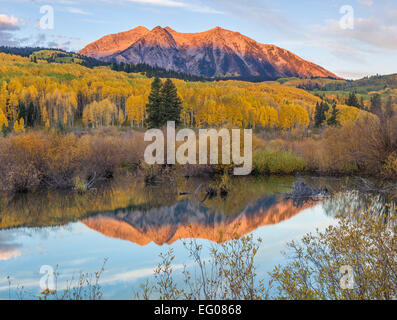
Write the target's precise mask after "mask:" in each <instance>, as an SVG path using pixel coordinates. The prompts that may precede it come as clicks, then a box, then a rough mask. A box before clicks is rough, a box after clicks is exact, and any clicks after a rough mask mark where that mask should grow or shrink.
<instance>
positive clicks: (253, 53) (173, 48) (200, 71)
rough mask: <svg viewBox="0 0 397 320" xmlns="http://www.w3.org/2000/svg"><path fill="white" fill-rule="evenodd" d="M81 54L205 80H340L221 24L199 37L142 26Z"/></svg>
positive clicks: (104, 40)
mask: <svg viewBox="0 0 397 320" xmlns="http://www.w3.org/2000/svg"><path fill="white" fill-rule="evenodd" d="M80 53H81V54H83V55H87V56H91V57H95V58H98V59H101V60H104V61H109V62H121V61H122V62H125V63H132V64H139V63H145V64H148V65H151V66H158V67H161V68H164V69H167V70H173V71H177V72H184V73H189V74H192V75H197V76H204V77H224V78H240V79H251V78H255V79H261V80H274V79H277V78H284V77H300V78H312V77H319V78H337V77H336V76H335V75H334V74H333V73H331V72H329V71H327V70H325V69H324V68H322V67H320V66H318V65H316V64H314V63H311V62H309V61H305V60H303V59H302V58H300V57H298V56H296V55H295V54H293V53H292V52H290V51H288V50H285V49H282V48H279V47H277V46H274V45H267V44H261V43H258V42H256V41H255V40H253V39H251V38H249V37H246V36H244V35H242V34H240V33H239V32H235V31H230V30H227V29H223V28H221V27H220V26H217V27H215V28H213V29H210V30H208V31H204V32H199V33H180V32H176V31H175V30H173V29H171V28H170V27H168V26H167V27H165V28H162V27H161V26H156V27H154V28H153V29H152V30H150V31H149V30H148V29H146V28H145V27H137V28H135V29H132V30H130V31H126V32H121V33H118V34H112V35H108V36H105V37H103V38H101V39H99V40H98V41H95V42H93V43H91V44H89V45H88V46H86V47H85V48H84V49H83V50H81V51H80Z"/></svg>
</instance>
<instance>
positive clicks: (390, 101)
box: [385, 96, 394, 118]
mask: <svg viewBox="0 0 397 320" xmlns="http://www.w3.org/2000/svg"><path fill="white" fill-rule="evenodd" d="M393 114H394V110H393V98H392V97H391V96H389V98H388V99H387V103H386V106H385V115H386V117H388V118H391V117H392V116H393Z"/></svg>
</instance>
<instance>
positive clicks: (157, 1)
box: [128, 0, 223, 14]
mask: <svg viewBox="0 0 397 320" xmlns="http://www.w3.org/2000/svg"><path fill="white" fill-rule="evenodd" d="M128 1H129V2H134V3H140V4H146V5H152V6H160V7H172V8H182V9H186V10H189V11H193V12H200V13H213V14H222V13H223V12H221V11H218V10H215V9H213V8H211V7H208V6H202V5H196V4H188V3H186V2H182V1H175V0H128Z"/></svg>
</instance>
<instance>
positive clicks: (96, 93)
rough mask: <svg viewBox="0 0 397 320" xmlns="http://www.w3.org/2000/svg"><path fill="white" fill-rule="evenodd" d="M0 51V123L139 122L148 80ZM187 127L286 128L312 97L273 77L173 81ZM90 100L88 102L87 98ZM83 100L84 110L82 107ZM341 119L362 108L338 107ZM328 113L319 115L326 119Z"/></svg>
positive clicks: (310, 119) (306, 122)
mask: <svg viewBox="0 0 397 320" xmlns="http://www.w3.org/2000/svg"><path fill="white" fill-rule="evenodd" d="M41 58H43V56H42V53H41V55H39V54H37V52H36V53H35V54H34V55H33V56H30V58H24V57H21V56H16V55H10V54H4V53H0V127H2V128H3V131H4V130H5V128H7V130H15V131H18V130H23V129H24V128H25V127H27V126H45V127H61V128H71V127H74V126H90V127H97V126H108V125H117V126H122V125H124V126H127V125H128V126H142V125H143V121H144V118H145V107H146V104H147V100H148V95H149V92H150V85H151V82H152V80H151V79H150V78H148V77H146V76H144V75H142V74H139V73H125V72H118V71H114V70H111V68H110V67H109V66H100V67H94V68H88V67H85V66H82V65H80V64H79V63H69V62H67V61H62V63H54V62H48V59H41ZM174 83H175V85H176V87H177V89H178V94H179V95H180V98H181V100H182V106H183V109H182V113H181V123H182V124H183V125H186V126H193V127H195V126H206V125H208V126H220V125H226V124H229V125H233V126H241V127H246V128H256V127H263V128H279V129H281V130H288V129H291V128H295V127H308V126H310V125H313V124H314V115H315V109H316V105H317V103H319V102H321V99H320V98H319V97H316V96H315V95H313V94H311V93H308V92H306V91H305V90H302V89H298V88H293V87H288V86H283V85H280V84H279V83H277V82H264V83H249V82H241V81H218V82H191V81H190V82H187V81H183V80H174ZM94 102H95V104H93V103H94ZM87 106H89V107H90V108H89V109H87ZM337 107H338V110H340V111H341V112H339V113H338V117H339V118H340V120H341V121H345V120H346V119H355V118H357V117H358V116H359V115H360V114H362V113H363V112H365V111H361V110H359V109H357V108H355V107H347V106H342V105H338V106H337ZM330 116H331V114H330V112H328V113H327V115H326V117H330Z"/></svg>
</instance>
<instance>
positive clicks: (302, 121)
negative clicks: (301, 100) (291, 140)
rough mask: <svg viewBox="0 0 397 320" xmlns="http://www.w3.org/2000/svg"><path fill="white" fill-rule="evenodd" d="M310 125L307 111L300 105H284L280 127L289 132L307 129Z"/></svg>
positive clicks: (280, 115)
mask: <svg viewBox="0 0 397 320" xmlns="http://www.w3.org/2000/svg"><path fill="white" fill-rule="evenodd" d="M309 123H310V119H309V115H308V114H307V111H306V110H305V109H304V108H303V107H301V106H300V105H298V104H283V105H282V106H281V108H280V111H279V126H280V128H281V129H284V130H288V129H293V128H297V127H307V126H308V125H309Z"/></svg>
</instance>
